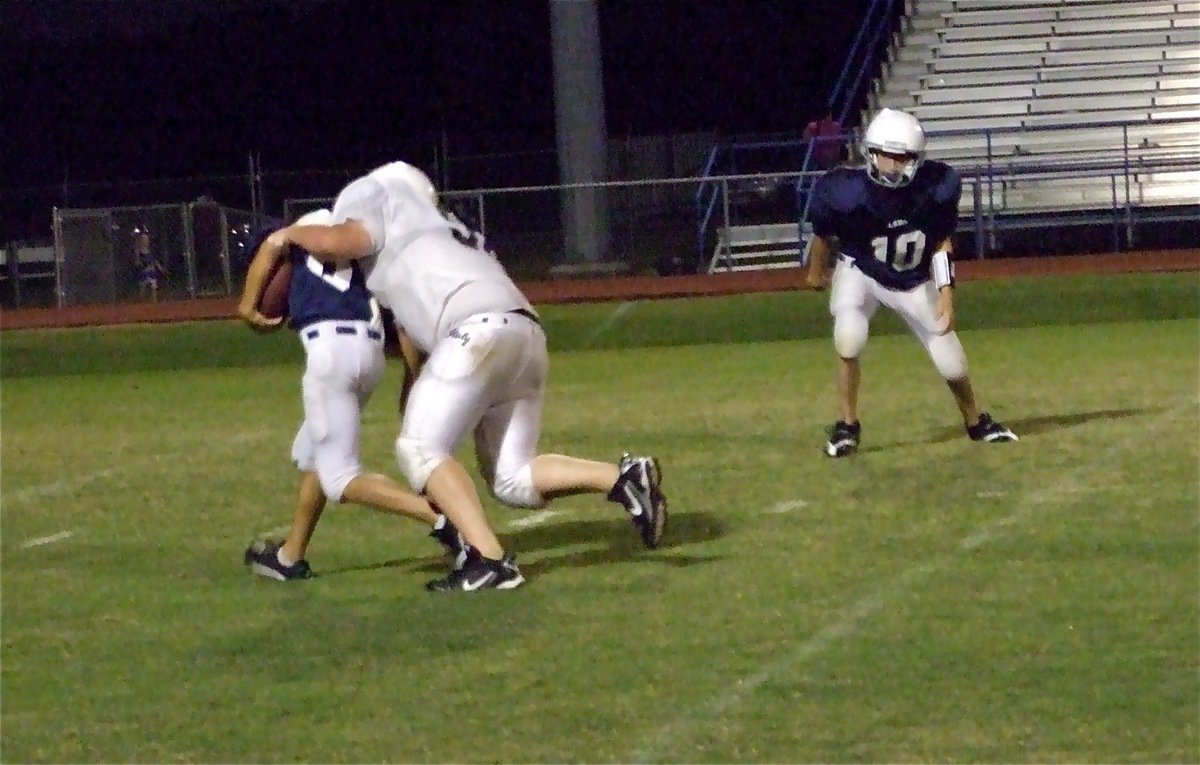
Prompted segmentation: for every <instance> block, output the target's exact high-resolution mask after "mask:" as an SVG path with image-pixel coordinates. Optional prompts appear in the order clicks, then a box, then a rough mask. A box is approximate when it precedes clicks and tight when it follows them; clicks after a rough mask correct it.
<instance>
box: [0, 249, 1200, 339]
mask: <svg viewBox="0 0 1200 765" xmlns="http://www.w3.org/2000/svg"><path fill="white" fill-rule="evenodd" d="M955 268H956V269H957V275H958V279H959V280H960V281H968V280H971V279H1003V278H1010V277H1018V276H1035V275H1040V276H1065V275H1074V274H1116V273H1130V272H1149V271H1200V249H1190V250H1161V251H1146V252H1131V253H1121V254H1106V255H1073V256H1068V257H1039V258H1009V259H997V260H969V261H962V262H959V263H956V264H955ZM521 286H522V288H523V289H524V290H525V294H526V295H528V296H529V299H530V301H532V302H533V303H534V305H539V304H542V305H544V304H548V303H581V302H592V301H600V300H640V299H653V298H668V297H692V296H705V295H733V294H738V293H745V292H781V291H788V290H799V289H804V271H803V269H799V268H786V269H777V270H771V271H751V272H742V273H730V274H713V275H704V274H697V275H689V276H628V277H611V278H603V279H570V280H568V279H563V280H555V281H546V282H530V283H526V284H522V285H521ZM235 305H236V301H235V300H234V299H233V298H207V299H201V300H184V301H177V302H169V303H126V304H119V305H94V306H78V307H73V308H35V309H22V310H16V311H3V312H0V329H3V330H7V329H33V328H53V327H87V326H103V325H113V324H133V323H159V322H172V321H194V320H201V319H229V318H232V317H233V316H234V311H235Z"/></svg>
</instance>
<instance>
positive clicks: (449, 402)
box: [396, 313, 548, 507]
mask: <svg viewBox="0 0 1200 765" xmlns="http://www.w3.org/2000/svg"><path fill="white" fill-rule="evenodd" d="M547 369H548V358H547V354H546V336H545V334H543V332H542V328H541V327H540V326H539V325H538V324H537V323H536V322H534V321H533V320H531V319H529V318H527V317H524V316H521V315H518V314H513V313H481V314H476V315H474V316H471V317H470V318H468V319H467V320H466V321H464V322H462V323H461V324H459V325H458V326H457V327H456V328H455V329H454V330H452V331H451V333H450V334H449V335H448V336H446V337H445V338H443V339H442V340H441V341H439V342H438V343H437V345H436V346H434V348H433V352H432V353H431V354H430V356H429V360H428V361H427V362H426V363H425V366H424V368H423V369H422V371H421V374H420V376H419V377H418V378H417V380H416V382H415V384H414V385H413V389H412V392H411V393H410V394H409V399H408V406H407V407H406V408H405V411H404V423H403V425H402V426H401V430H400V438H399V439H397V441H396V456H397V459H398V461H399V463H400V469H401V471H403V472H404V474H405V476H406V477H407V478H408V482H409V484H410V485H411V486H412V487H413V488H414V489H416V490H417V491H421V490H423V489H424V487H425V483H426V481H428V480H429V475H430V474H431V473H432V472H433V471H434V469H435V468H436V467H437V466H438V465H440V464H441V463H442V461H443V460H445V459H446V458H448V457H449V456H450V455H451V454H453V452H454V450H455V449H456V448H457V446H458V444H459V443H460V442H461V441H462V440H463V438H464V437H465V436H466V434H467V432H468V431H471V430H472V429H473V430H474V432H475V450H476V457H477V459H478V461H479V470H480V473H481V474H482V475H483V477H484V479H485V480H487V482H488V485H489V487H490V488H491V491H492V493H493V495H494V496H495V497H496V499H498V500H500V501H501V502H503V503H505V504H507V505H512V506H517V507H540V506H541V505H542V504H544V502H545V500H544V498H543V497H542V496H541V495H540V494H539V493H538V491H537V489H535V488H534V486H533V478H532V473H531V471H530V467H529V463H530V462H531V461H532V460H533V458H534V456H535V455H536V453H537V452H536V450H537V442H538V436H539V435H540V434H541V428H542V403H543V400H544V397H545V385H546V372H547Z"/></svg>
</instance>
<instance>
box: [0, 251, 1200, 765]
mask: <svg viewBox="0 0 1200 765" xmlns="http://www.w3.org/2000/svg"><path fill="white" fill-rule="evenodd" d="M960 292H961V293H962V294H961V295H960V299H959V304H960V316H959V319H960V326H961V335H962V338H963V342H964V345H965V346H966V348H967V352H968V355H969V357H970V360H971V368H972V376H973V379H974V381H975V384H976V388H977V390H978V392H979V396H980V398H981V401H982V403H983V404H984V405H985V406H986V407H987V408H988V409H990V410H991V411H992V413H993V414H994V415H996V416H997V417H998V418H999V419H1001V420H1003V421H1004V422H1005V423H1006V424H1009V425H1010V426H1012V427H1013V428H1014V429H1015V430H1017V431H1018V432H1019V433H1020V434H1021V436H1022V440H1021V442H1020V443H1019V444H1014V445H1004V446H982V445H978V444H973V443H970V442H969V441H967V439H966V438H965V437H964V436H963V435H962V433H961V429H960V427H959V425H958V424H957V423H956V414H955V413H954V407H953V404H952V402H951V399H950V396H949V394H948V393H947V392H946V390H945V388H944V386H943V385H942V384H941V383H940V381H939V380H938V379H937V376H936V374H935V372H934V371H933V369H932V366H931V365H930V364H929V362H928V361H927V359H926V358H925V357H924V355H923V353H922V351H921V349H920V347H919V346H918V345H917V344H916V342H915V341H914V340H913V339H912V338H910V337H909V336H907V335H905V334H903V333H902V331H901V330H900V328H899V326H898V324H897V323H896V322H895V321H893V320H892V319H891V318H890V317H885V316H882V315H881V316H880V318H879V320H878V321H877V322H876V326H875V327H874V328H873V329H874V332H873V337H872V340H871V342H870V345H869V346H868V350H867V353H866V355H865V357H864V362H863V363H864V387H863V393H862V412H863V421H864V444H863V451H862V453H861V454H860V455H858V456H857V457H855V458H853V459H850V460H844V461H837V462H833V461H830V460H827V459H825V458H823V457H822V456H821V454H820V449H819V447H820V444H821V441H822V439H823V436H824V433H823V428H824V427H825V426H826V425H827V424H828V422H829V421H830V420H831V419H832V418H833V413H834V397H833V390H832V363H831V362H832V350H831V343H830V341H829V339H828V337H827V335H828V330H829V319H828V316H827V314H826V312H825V306H824V302H825V300H826V297H825V296H820V295H813V294H807V293H804V294H783V295H760V296H743V297H736V298H720V299H703V300H690V301H687V300H680V301H661V302H654V303H650V302H639V303H636V304H632V305H628V306H622V305H621V304H615V303H613V304H598V305H582V306H547V307H545V308H544V309H543V314H544V316H545V319H546V324H547V326H548V328H549V332H550V335H551V338H552V343H553V345H554V355H553V357H552V364H551V382H550V389H549V394H548V400H547V405H546V417H545V427H544V433H543V438H542V445H543V447H544V448H545V449H546V450H553V451H564V452H569V453H576V454H580V455H583V456H592V457H597V458H612V457H615V456H616V455H617V454H618V453H619V451H620V450H621V449H634V450H637V451H649V452H653V453H655V454H657V455H659V456H660V458H661V459H662V461H663V465H664V471H665V475H666V488H667V489H668V494H669V496H670V499H671V503H672V508H673V514H672V517H671V525H670V528H669V531H668V541H667V544H666V545H665V546H664V548H663V549H661V550H658V551H654V552H648V551H645V550H642V549H640V545H639V544H638V542H637V539H636V535H635V533H634V531H633V529H632V527H631V526H629V524H628V522H627V521H626V520H625V519H624V518H623V517H622V516H621V515H620V513H619V512H618V511H616V510H615V509H614V506H612V505H609V504H607V503H605V502H603V501H602V500H601V499H600V498H597V497H578V498H573V499H570V500H564V501H561V502H559V503H556V504H555V505H553V506H552V507H551V509H552V510H554V511H555V514H554V515H552V516H549V517H546V518H545V520H544V522H542V523H540V524H537V525H532V526H520V525H517V522H518V521H519V520H520V519H523V518H526V517H529V514H528V513H527V512H524V511H514V510H509V509H505V508H500V507H496V506H495V505H490V506H489V513H490V516H491V518H492V520H493V523H494V524H495V525H496V526H497V528H498V529H499V531H500V533H501V536H502V538H503V539H504V540H505V541H506V543H507V544H508V545H509V546H510V548H511V549H513V550H515V551H517V552H518V554H519V555H520V560H521V564H522V569H523V571H524V572H525V574H526V576H527V578H528V579H529V580H530V581H529V582H528V584H527V586H525V587H523V588H521V589H519V590H517V591H515V592H511V593H486V594H484V595H482V596H462V597H459V596H446V597H436V596H432V595H430V594H428V593H426V592H424V591H423V590H422V589H421V584H422V583H423V582H424V581H425V580H426V579H428V578H431V577H433V576H436V575H438V574H439V573H440V572H441V570H442V565H443V562H442V560H441V559H440V558H438V557H437V555H436V550H435V546H434V544H433V543H432V542H431V541H430V540H428V539H427V538H425V536H424V533H423V531H422V530H421V529H420V528H419V527H418V526H416V525H414V524H409V523H405V522H402V521H397V520H395V519H392V518H388V517H384V516H380V515H377V514H373V513H370V512H369V511H365V510H361V509H358V508H352V507H344V508H343V507H336V508H331V509H330V510H329V511H328V512H327V513H326V517H325V518H324V519H323V521H322V526H321V528H320V529H319V530H318V531H317V536H316V538H315V540H314V543H313V545H312V548H311V550H310V560H311V561H312V564H313V566H314V568H315V569H316V570H317V571H318V573H319V574H321V576H319V577H318V578H317V579H314V580H312V581H309V582H302V583H297V584H294V585H292V584H289V585H278V584H276V583H272V582H265V581H261V580H257V579H255V578H253V577H251V576H249V575H248V574H246V572H245V571H244V570H243V569H242V567H241V564H240V555H241V551H242V549H243V548H244V546H245V544H246V543H247V542H248V541H249V539H250V538H251V537H253V536H254V535H256V534H258V533H260V532H264V531H267V530H270V529H274V528H278V527H280V526H282V525H284V524H286V522H287V520H288V518H289V515H290V503H291V500H292V492H293V490H294V482H295V475H294V472H293V471H292V470H291V468H290V465H289V463H288V450H289V446H290V440H291V436H292V433H293V429H294V427H295V425H296V424H297V423H298V419H299V417H300V404H299V396H298V384H299V374H300V366H299V364H300V354H299V352H298V349H297V348H296V347H295V341H294V338H288V337H285V336H280V337H275V338H270V339H263V338H258V337H255V336H253V335H252V334H251V333H249V332H246V331H245V330H244V329H241V328H240V327H237V326H236V325H233V324H230V323H222V322H216V323H207V324H188V325H177V326H169V327H140V328H123V329H104V330H72V331H58V332H19V333H18V332H6V333H4V334H3V335H0V363H2V369H3V384H2V387H0V404H2V417H3V441H4V442H3V464H2V473H0V481H2V482H0V507H2V513H0V552H2V554H3V572H2V573H3V578H2V580H0V596H2V597H0V608H2V628H3V629H2V635H0V636H2V640H3V656H2V659H3V661H2V663H0V682H2V688H0V694H2V701H3V706H2V707H0V715H2V720H0V723H2V730H3V737H2V739H0V746H2V751H0V759H3V760H4V761H6V762H7V761H11V762H17V761H38V762H52V761H53V762H61V761H71V762H129V761H139V762H141V761H155V762H199V761H204V762H284V761H315V762H376V761H388V762H527V761H539V762H546V761H554V762H582V761H586V762H631V761H662V762H706V763H707V762H733V761H755V762H864V761H888V762H901V761H945V762H951V761H953V762H1099V761H1105V762H1200V730H1198V727H1197V720H1198V719H1200V660H1198V649H1200V576H1198V575H1200V489H1198V486H1200V436H1198V433H1200V417H1198V407H1197V404H1198V396H1200V378H1198V375H1200V282H1198V280H1197V277H1196V275H1194V274H1185V275H1155V276H1121V277H1105V278H1084V279H1065V278H1059V279H1022V280H1014V281H1012V282H1007V283H969V284H965V285H963V286H962V288H961V290H960ZM394 389H395V380H394V379H393V380H391V381H389V382H387V383H385V385H384V386H383V388H381V390H380V393H379V395H378V396H377V399H376V400H375V401H374V402H372V404H371V406H370V407H369V409H368V411H367V413H366V427H365V432H364V448H363V452H364V459H365V462H366V463H367V464H368V465H369V466H371V467H373V468H378V469H386V470H389V471H391V472H394V470H393V457H392V455H391V442H392V439H393V438H394V431H395V418H394V415H393V413H392V411H391V409H392V404H391V398H392V395H393V391H394ZM65 531H70V532H71V536H69V537H67V538H64V539H59V540H58V541H54V542H48V543H45V544H41V545H36V546H26V544H27V543H29V542H30V541H37V540H38V539H39V538H46V537H49V536H51V535H55V534H59V533H60V532H65Z"/></svg>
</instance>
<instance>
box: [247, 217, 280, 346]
mask: <svg viewBox="0 0 1200 765" xmlns="http://www.w3.org/2000/svg"><path fill="white" fill-rule="evenodd" d="M276 233H278V232H276ZM285 249H287V245H286V243H285V244H280V242H279V239H278V238H276V236H275V234H272V235H271V236H268V237H267V238H266V239H265V240H264V241H263V243H262V244H261V245H260V246H259V248H258V251H257V252H256V253H254V260H252V261H250V268H249V269H248V270H247V271H246V284H245V286H244V287H243V288H242V299H241V300H240V301H239V302H238V316H240V317H241V319H242V321H244V322H246V323H247V324H249V325H250V329H253V330H254V331H256V332H270V331H273V330H276V329H279V327H281V326H282V325H283V317H277V318H274V319H268V318H267V317H266V316H263V315H262V314H261V313H259V311H258V303H259V300H261V299H262V293H263V289H265V288H266V282H267V275H268V274H269V273H271V269H272V268H274V266H275V262H276V261H277V260H279V258H280V257H281V256H282V255H283V251H284V250H285Z"/></svg>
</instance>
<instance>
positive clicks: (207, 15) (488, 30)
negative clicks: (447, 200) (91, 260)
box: [0, 0, 868, 238]
mask: <svg viewBox="0 0 1200 765" xmlns="http://www.w3.org/2000/svg"><path fill="white" fill-rule="evenodd" d="M867 5H868V0H764V1H761V2H751V1H750V0H677V1H667V0H663V1H661V2H660V1H658V0H600V3H599V13H600V29H601V45H602V50H603V66H604V86H605V107H606V123H607V129H608V132H609V136H610V138H618V137H622V136H641V135H652V134H662V133H676V132H693V131H709V130H711V131H716V132H718V133H720V134H724V135H729V134H754V133H778V132H794V133H796V134H799V132H800V131H801V130H802V129H803V126H804V123H805V122H806V121H807V120H809V119H811V118H812V117H813V116H815V115H816V113H817V112H819V111H820V110H821V109H822V106H823V102H824V100H825V99H826V98H827V97H828V95H829V93H830V90H831V89H832V87H833V84H834V81H835V80H836V78H837V75H838V74H839V72H840V71H841V67H842V62H843V59H844V58H845V53H846V50H847V49H848V47H849V45H850V43H851V42H852V40H853V36H854V33H855V32H856V31H857V29H858V25H859V23H860V20H861V18H862V14H863V13H864V11H865V9H866V7H867ZM550 45H551V43H550V11H549V7H548V3H547V1H546V0H461V1H460V0H391V1H389V0H363V1H362V2H355V1H354V0H0V81H2V82H3V83H4V87H3V92H4V99H3V102H4V108H3V109H2V110H0V114H2V115H3V116H2V118H0V119H2V120H3V121H2V123H0V131H2V134H3V143H4V151H3V155H2V156H3V159H2V164H0V205H3V206H5V207H6V208H8V210H9V211H10V214H9V215H7V216H6V219H7V222H8V224H9V226H11V225H13V223H12V218H13V214H12V213H15V212H16V211H17V210H19V209H20V208H21V207H22V202H28V201H29V200H32V199H33V198H34V197H35V196H42V195H45V193H46V190H47V189H49V188H52V187H55V186H61V185H62V184H63V183H64V181H66V182H68V183H88V182H114V181H136V180H139V179H151V178H167V177H171V178H174V177H191V176H205V175H221V174H235V173H242V172H245V170H246V165H247V156H248V152H250V151H258V152H259V153H260V156H261V160H262V164H263V166H264V167H267V168H277V169H287V170H305V169H321V168H326V169H327V168H365V167H368V166H371V165H373V164H377V163H379V162H382V161H387V160H391V159H395V158H399V157H414V156H420V157H424V156H429V154H430V151H431V149H430V147H433V146H436V145H438V143H439V142H444V145H446V146H449V147H450V148H451V150H452V151H454V150H457V151H460V152H467V153H470V152H476V153H477V152H485V151H499V150H518V149H521V150H528V149H551V148H553V146H554V101H553V79H552V69H551V66H552V60H551V47H550ZM35 190H40V191H37V192H36V193H35ZM45 217H48V216H46V215H45V214H43V213H40V212H39V213H37V214H36V220H37V222H38V224H39V227H44V226H43V225H42V224H45V223H46V221H45V220H44V218H45ZM22 223H27V221H24V220H22V221H19V222H18V224H17V225H20V224H22ZM6 228H7V226H6ZM0 233H4V232H3V231H0ZM0 238H4V237H2V236H0Z"/></svg>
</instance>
